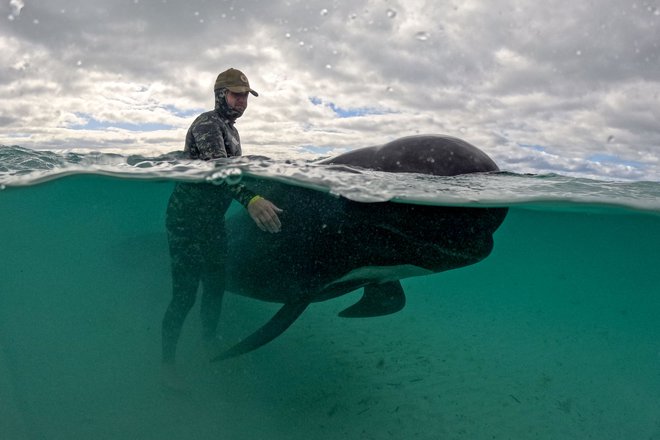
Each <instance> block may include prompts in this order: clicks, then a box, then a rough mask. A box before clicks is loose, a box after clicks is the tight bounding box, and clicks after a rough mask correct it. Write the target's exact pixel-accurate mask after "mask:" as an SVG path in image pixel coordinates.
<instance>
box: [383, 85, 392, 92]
mask: <svg viewBox="0 0 660 440" xmlns="http://www.w3.org/2000/svg"><path fill="white" fill-rule="evenodd" d="M385 90H386V91H387V92H389V93H392V92H393V91H394V87H392V86H387V88H386V89H385Z"/></svg>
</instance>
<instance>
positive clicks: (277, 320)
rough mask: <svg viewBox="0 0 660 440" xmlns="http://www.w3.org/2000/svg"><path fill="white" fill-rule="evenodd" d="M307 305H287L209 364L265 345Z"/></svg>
mask: <svg viewBox="0 0 660 440" xmlns="http://www.w3.org/2000/svg"><path fill="white" fill-rule="evenodd" d="M308 305H309V303H308V302H296V303H287V304H284V306H282V308H281V309H280V310H279V311H278V312H277V313H276V314H275V316H273V317H272V318H271V319H270V321H268V322H267V323H266V324H264V325H263V326H262V327H261V328H260V329H259V330H257V331H255V332H254V333H252V334H251V335H250V336H248V337H247V338H245V339H243V340H242V341H241V342H239V343H238V344H236V345H234V346H233V347H231V348H230V349H229V350H227V351H225V352H223V353H220V354H219V355H218V356H216V357H214V358H212V359H211V362H216V361H221V360H224V359H229V358H233V357H236V356H240V355H242V354H245V353H249V352H251V351H253V350H256V349H257V348H259V347H261V346H263V345H266V344H267V343H269V342H270V341H272V340H273V339H275V338H276V337H278V336H279V335H281V334H282V333H284V331H285V330H286V329H288V328H289V327H290V326H291V324H293V323H294V322H295V321H296V319H298V317H299V316H300V315H301V314H302V312H303V311H305V309H306V308H307V306H308Z"/></svg>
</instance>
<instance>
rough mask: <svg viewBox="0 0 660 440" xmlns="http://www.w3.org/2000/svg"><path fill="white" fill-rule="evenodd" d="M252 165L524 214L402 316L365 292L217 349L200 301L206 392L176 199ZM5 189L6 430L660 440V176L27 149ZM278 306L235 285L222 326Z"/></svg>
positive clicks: (233, 331) (1, 180)
mask: <svg viewBox="0 0 660 440" xmlns="http://www.w3.org/2000/svg"><path fill="white" fill-rule="evenodd" d="M243 175H250V176H252V177H253V178H262V179H277V180H280V181H284V182H287V183H289V184H291V185H300V186H306V187H309V188H314V189H318V190H319V191H327V192H331V193H334V194H337V195H338V196H344V197H348V198H351V199H353V200H357V201H361V202H364V203H371V202H374V201H382V200H397V201H400V202H403V203H419V204H427V205H428V204H431V205H433V204H437V205H447V204H449V205H460V206H473V207H480V206H508V207H510V209H509V213H508V215H507V217H506V219H505V220H504V223H503V224H502V226H501V227H500V228H499V229H498V230H497V231H496V232H495V235H494V239H495V247H494V250H493V252H492V253H491V255H490V256H488V257H487V258H486V259H485V260H483V261H481V262H479V263H477V264H475V265H472V266H468V267H465V268H461V269H456V270H451V271H447V272H443V273H438V274H434V275H429V276H423V277H414V278H407V279H404V280H403V281H402V285H403V287H404V290H405V292H406V297H407V304H406V307H405V308H404V309H403V310H402V311H400V312H398V313H396V314H393V315H389V316H383V317H377V318H368V319H367V318H365V319H345V318H340V317H338V316H337V313H338V312H339V311H341V310H343V309H344V308H346V307H347V306H349V305H351V304H353V303H355V302H356V301H357V299H358V298H359V297H360V294H359V292H354V293H351V294H348V295H345V296H342V297H340V298H337V299H333V300H329V301H325V302H320V303H315V304H312V305H311V306H310V307H309V308H308V309H307V310H306V311H305V312H304V313H303V315H302V316H301V317H300V318H299V319H298V320H297V321H296V322H295V323H294V324H293V326H292V327H291V328H289V329H288V330H287V331H286V332H285V333H284V334H283V335H281V336H280V337H279V338H277V339H276V340H275V341H273V342H271V343H270V344H268V345H266V346H264V347H262V348H260V349H258V350H256V351H254V352H252V353H249V354H247V355H244V356H240V357H237V358H234V359H230V360H227V361H223V362H217V363H209V362H208V361H207V360H206V358H205V357H204V355H203V350H202V344H201V341H200V340H199V339H200V338H199V333H200V323H199V317H198V313H197V312H198V307H199V306H198V305H196V308H195V309H194V311H193V313H191V315H190V316H189V318H188V320H187V321H186V324H185V327H184V333H183V335H182V338H181V341H180V344H179V356H178V358H179V361H180V366H181V371H182V373H183V374H184V375H185V376H186V379H187V381H188V383H189V384H190V388H191V389H190V391H189V392H188V393H184V394H181V393H172V392H169V391H167V390H164V389H162V388H161V386H160V382H159V379H160V376H159V373H160V371H159V367H160V324H161V319H162V316H163V313H164V311H165V308H166V306H167V303H168V301H169V299H170V295H171V292H170V289H171V286H170V272H169V255H168V251H167V242H166V238H165V226H164V219H165V208H166V205H167V200H168V197H169V195H170V193H171V191H172V188H173V186H174V181H175V180H189V181H213V180H219V179H229V180H230V181H239V180H240V179H241V176H243ZM0 188H2V190H0V438H2V439H67V440H70V439H88V438H97V439H120V438H139V439H162V438H167V439H192V438H194V439H217V438H225V439H261V438H268V439H288V440H290V439H309V438H315V439H337V438H346V439H388V438H392V439H402V438H417V439H528V438H530V439H531V438H534V439H586V438H595V439H649V440H650V439H660V318H659V317H660V288H659V286H660V270H658V267H659V264H658V263H659V262H660V259H659V257H658V250H659V249H660V183H653V182H633V183H613V182H600V181H593V180H585V179H575V178H569V177H564V176H554V175H552V176H523V175H515V174H511V173H496V174H487V175H474V176H457V177H454V178H432V177H429V176H419V175H412V174H411V175H396V176H393V175H388V174H379V173H370V172H365V171H360V170H357V171H356V172H352V173H346V172H345V171H344V170H340V169H333V168H331V167H317V166H313V165H311V164H308V163H302V162H296V161H290V162H275V161H268V160H267V159H263V158H261V159H249V158H245V159H242V160H237V161H232V162H227V163H225V164H216V165H209V164H203V165H198V164H192V163H187V162H185V161H181V160H178V159H176V158H174V157H162V158H156V159H154V158H151V159H149V158H140V157H124V156H120V155H102V154H88V155H82V154H79V155H75V154H57V153H38V152H31V151H27V150H23V149H19V148H14V147H12V148H0ZM232 209H241V208H239V207H233V208H232ZM356 239H357V240H359V237H356ZM365 245H370V244H369V243H366V244H365ZM257 275H258V274H257ZM198 303H199V301H198ZM277 310H278V305H277V304H272V303H265V302H260V301H256V300H253V299H248V298H244V297H239V296H235V295H227V297H226V300H225V306H224V309H223V316H222V321H221V326H220V329H219V334H220V335H221V336H222V337H223V339H224V340H226V341H229V342H228V343H230V342H233V341H236V340H238V339H240V338H241V337H243V336H245V335H246V334H248V333H250V332H251V331H252V330H254V329H256V328H258V327H259V326H260V325H262V324H263V323H264V322H265V321H267V320H268V319H270V317H271V316H272V315H273V314H274V313H275V311H277Z"/></svg>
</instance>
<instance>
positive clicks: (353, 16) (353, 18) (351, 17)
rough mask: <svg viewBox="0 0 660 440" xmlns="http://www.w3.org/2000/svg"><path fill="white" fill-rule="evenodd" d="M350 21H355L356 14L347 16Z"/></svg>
mask: <svg viewBox="0 0 660 440" xmlns="http://www.w3.org/2000/svg"><path fill="white" fill-rule="evenodd" d="M348 18H350V19H351V20H355V19H356V18H357V14H351V15H349V16H348Z"/></svg>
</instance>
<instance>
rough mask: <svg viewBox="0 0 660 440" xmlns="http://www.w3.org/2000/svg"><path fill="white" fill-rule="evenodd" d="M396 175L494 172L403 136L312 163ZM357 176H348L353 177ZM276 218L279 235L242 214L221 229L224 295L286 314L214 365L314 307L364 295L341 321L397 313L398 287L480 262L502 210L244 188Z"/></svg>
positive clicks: (481, 162)
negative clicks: (225, 252) (225, 256)
mask: <svg viewBox="0 0 660 440" xmlns="http://www.w3.org/2000/svg"><path fill="white" fill-rule="evenodd" d="M320 163H321V164H327V165H335V166H341V165H346V166H350V167H352V168H357V167H359V168H367V169H373V170H378V171H385V172H392V173H399V172H408V173H422V174H429V175H435V176H454V175H459V174H467V173H482V172H491V171H497V170H498V167H497V165H496V164H495V163H494V162H493V161H492V160H491V159H490V158H489V157H488V156H487V155H486V154H485V153H483V152H482V151H481V150H479V149H478V148H476V147H474V146H472V145H470V144H468V143H467V142H464V141H462V140H460V139H456V138H452V137H447V136H438V135H425V136H411V137H405V138H401V139H397V140H395V141H393V142H390V143H388V144H385V145H383V146H377V147H367V148H362V149H358V150H353V151H351V152H348V153H345V154H342V155H340V156H337V157H334V158H330V159H327V160H324V161H321V162H320ZM354 172H355V171H354ZM245 183H246V184H247V185H248V186H250V187H252V188H254V189H255V190H256V192H258V193H259V194H261V195H263V196H264V197H266V198H267V199H269V200H271V201H272V202H273V203H275V205H277V206H278V207H280V208H282V209H283V210H284V212H283V213H282V214H281V215H280V219H281V221H282V230H281V232H280V233H277V234H269V233H265V232H262V231H260V230H259V229H258V228H257V227H256V225H255V224H254V222H253V221H252V220H251V219H250V217H249V216H248V214H247V212H246V211H245V210H241V211H240V212H238V213H237V214H235V215H233V216H230V217H229V218H228V219H227V236H228V240H229V256H230V258H229V262H228V264H227V278H228V281H227V282H228V285H227V290H229V291H231V292H233V293H236V294H239V295H244V296H248V297H252V298H256V299H259V300H263V301H270V302H277V303H282V304H284V305H283V307H282V308H281V309H280V311H279V312H278V313H277V314H276V315H275V316H274V317H273V318H272V319H271V320H270V321H269V322H268V323H266V324H265V325H264V326H263V327H262V328H260V329H259V330H257V331H256V332H255V333H253V334H252V335H250V336H249V337H247V338H246V339H244V340H242V341H241V342H240V343H239V344H237V345H236V346H234V347H232V348H231V349H229V350H227V351H226V352H224V353H222V354H220V355H219V356H217V357H216V358H215V359H214V360H220V359H225V358H230V357H234V356H237V355H240V354H243V353H246V352H249V351H252V350H254V349H256V348H258V347H260V346H262V345H264V344H266V343H268V342H269V341H271V340H272V339H274V338H275V337H277V336H278V335H280V334H281V333H282V332H284V331H285V330H286V329H287V328H288V327H289V326H290V325H291V324H292V323H293V322H294V321H295V320H296V319H297V317H298V316H299V315H300V314H301V313H302V312H303V311H304V310H305V308H306V307H307V306H308V305H309V304H310V303H312V302H318V301H325V300H328V299H331V298H335V297H338V296H340V295H344V294H346V293H349V292H352V291H354V290H356V289H359V288H362V287H364V295H363V297H362V299H361V300H360V301H359V302H358V303H357V304H355V305H353V306H351V307H349V308H348V309H346V310H344V311H343V312H342V313H340V316H344V317H370V316H381V315H386V314H390V313H394V312H396V311H398V310H401V308H403V307H404V305H405V295H404V292H403V289H402V287H401V284H400V282H399V280H400V279H402V278H406V277H410V276H416V275H426V274H432V273H436V272H442V271H445V270H450V269H456V268H459V267H464V266H468V265H470V264H474V263H477V262H479V261H481V260H482V259H484V258H486V257H487V256H488V255H489V254H490V252H491V250H492V248H493V238H492V234H493V232H495V230H496V229H497V228H498V227H499V226H500V224H501V223H502V221H503V220H504V217H505V216H506V212H507V210H506V208H463V207H446V206H426V205H415V204H408V203H395V202H378V203H360V202H354V201H351V200H348V199H346V198H343V197H337V196H334V195H332V194H328V193H325V192H321V191H317V190H313V189H308V188H302V187H299V186H293V185H288V184H286V183H282V182H278V181H268V180H254V181H253V180H251V179H249V178H246V179H245Z"/></svg>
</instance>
